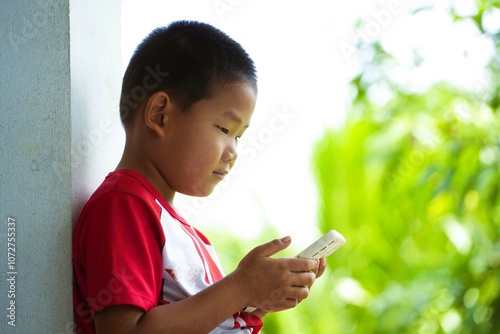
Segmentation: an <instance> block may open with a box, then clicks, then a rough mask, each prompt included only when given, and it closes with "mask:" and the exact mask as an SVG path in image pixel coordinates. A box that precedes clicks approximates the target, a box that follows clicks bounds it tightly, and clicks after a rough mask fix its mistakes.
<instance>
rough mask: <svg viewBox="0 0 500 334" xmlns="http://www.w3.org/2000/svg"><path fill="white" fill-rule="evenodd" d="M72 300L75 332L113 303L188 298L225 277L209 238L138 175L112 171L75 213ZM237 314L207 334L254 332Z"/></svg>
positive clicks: (253, 320) (255, 325)
mask: <svg viewBox="0 0 500 334" xmlns="http://www.w3.org/2000/svg"><path fill="white" fill-rule="evenodd" d="M73 268H74V288H73V290H74V291H73V304H74V305H73V306H74V312H75V323H76V330H77V332H78V333H95V327H94V315H95V312H97V311H99V310H101V309H103V308H105V307H107V306H111V305H134V306H137V307H140V308H142V309H143V310H144V311H146V312H147V311H148V310H150V309H151V308H153V307H155V306H158V305H162V304H167V303H174V302H176V301H179V300H182V299H184V298H187V297H189V296H192V295H194V294H196V293H198V292H200V291H201V290H203V289H205V288H206V287H208V286H210V285H211V284H213V283H214V282H217V281H218V280H220V279H221V278H222V277H223V273H222V269H221V267H220V264H219V261H218V259H217V256H216V254H215V252H214V250H213V247H212V246H211V245H210V242H209V241H208V239H207V238H206V237H205V236H204V235H202V234H201V233H200V232H199V231H198V230H196V229H195V228H194V227H192V226H191V225H189V224H188V223H187V222H186V221H185V220H184V219H183V218H182V217H180V216H179V215H178V214H177V213H176V212H175V210H174V209H173V208H172V207H171V206H170V205H169V204H168V203H167V202H166V201H165V200H164V199H163V198H162V197H161V195H160V194H159V193H158V192H157V191H156V189H155V188H154V187H153V186H152V185H151V184H150V183H149V182H148V181H147V180H146V178H144V177H143V176H142V175H140V174H139V173H137V172H135V171H132V170H118V171H115V172H112V173H110V174H109V175H108V176H107V177H106V179H105V180H104V182H103V183H102V184H101V186H100V187H99V188H98V189H97V190H96V191H95V193H94V194H93V195H92V196H91V198H90V199H89V201H88V202H87V204H86V205H85V207H84V208H83V210H82V213H81V214H80V218H79V220H78V223H77V225H76V228H75V232H74V236H73ZM261 327H262V321H261V320H260V319H259V318H257V317H255V316H252V315H250V314H248V313H244V312H237V313H236V314H234V315H233V316H232V317H231V318H229V319H226V320H225V321H224V322H223V323H222V324H220V325H219V326H218V327H217V328H215V329H214V330H213V331H212V332H211V333H233V332H238V333H259V332H260V329H261Z"/></svg>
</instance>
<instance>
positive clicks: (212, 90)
mask: <svg viewBox="0 0 500 334" xmlns="http://www.w3.org/2000/svg"><path fill="white" fill-rule="evenodd" d="M256 94H257V83H256V75H255V68H254V64H253V62H252V60H251V59H250V58H249V56H248V55H247V53H246V52H245V51H244V50H243V49H242V48H241V46H240V45H239V44H238V43H236V42H235V41H233V40H232V39H230V38H229V37H228V36H227V35H225V34H224V33H222V32H221V31H219V30H217V29H215V28H213V27H212V26H210V25H207V24H203V23H198V22H186V21H179V22H174V23H172V24H170V25H169V26H167V27H164V28H159V29H156V30H154V31H153V32H152V33H151V34H150V35H149V36H148V37H147V38H146V39H145V40H144V41H143V42H142V43H141V44H140V45H139V46H138V48H137V49H136V51H135V53H134V55H133V57H132V59H131V61H130V64H129V66H128V68H127V71H126V73H125V75H124V79H123V86H122V95H121V101H120V115H121V119H122V123H123V125H124V128H125V133H126V143H125V149H124V153H123V156H122V159H121V161H120V163H119V164H118V167H117V169H116V170H115V171H114V172H112V173H110V174H109V175H108V176H107V177H106V179H105V180H104V182H103V183H102V184H101V186H100V187H99V188H98V189H97V190H96V191H95V193H94V194H93V195H92V197H91V198H90V199H89V201H88V202H87V204H86V206H85V207H84V209H83V210H82V213H81V215H80V218H79V221H78V224H77V226H76V228H75V234H74V239H73V264H74V272H75V273H74V274H75V284H74V309H75V320H76V324H77V332H79V333H95V332H98V333H175V334H179V333H208V332H211V333H235V332H237V333H258V332H259V331H260V328H261V327H262V321H261V319H262V317H263V316H264V315H265V314H266V312H269V311H280V310H285V309H288V308H291V307H294V306H295V305H296V304H297V303H298V302H299V301H301V300H303V299H305V298H307V296H308V293H309V288H310V287H311V285H312V284H313V282H314V280H315V278H316V277H319V276H320V275H321V274H322V273H323V271H324V269H325V261H324V260H322V261H317V260H313V259H297V258H292V259H278V258H271V256H272V255H274V254H275V253H277V252H278V251H280V250H283V249H285V248H286V247H287V246H288V245H289V244H290V238H289V237H285V238H283V239H277V240H273V241H271V242H269V243H266V244H263V245H260V246H258V247H256V248H254V249H253V250H252V251H250V252H249V253H248V254H247V255H246V256H245V257H244V258H243V259H242V261H241V262H240V264H239V265H238V267H237V269H236V270H235V271H234V272H232V273H231V274H229V275H227V276H225V277H224V276H223V274H222V271H221V269H220V266H219V265H218V260H217V257H216V255H215V253H214V252H213V249H212V247H211V246H210V243H209V242H208V240H207V239H206V238H205V237H204V236H203V235H202V234H201V233H200V232H199V231H198V230H196V229H195V228H193V227H192V226H191V225H189V224H188V223H187V222H186V221H185V220H184V219H183V218H182V217H181V216H179V214H178V213H177V212H176V211H175V209H174V208H173V206H172V202H173V199H174V195H175V193H176V192H181V193H184V194H187V195H192V196H208V195H209V194H210V193H211V192H212V190H213V189H214V187H215V186H216V185H217V183H218V182H220V181H221V180H222V179H223V178H224V176H225V175H226V174H227V173H228V172H229V170H230V169H231V167H232V166H233V164H234V162H235V160H236V158H237V151H236V144H237V141H238V139H239V137H241V136H242V135H243V133H244V132H245V129H246V128H247V127H248V125H249V122H250V118H251V116H252V113H253V110H254V106H255V99H256ZM248 306H249V307H252V308H256V309H255V310H254V311H253V312H246V311H245V308H246V307H248Z"/></svg>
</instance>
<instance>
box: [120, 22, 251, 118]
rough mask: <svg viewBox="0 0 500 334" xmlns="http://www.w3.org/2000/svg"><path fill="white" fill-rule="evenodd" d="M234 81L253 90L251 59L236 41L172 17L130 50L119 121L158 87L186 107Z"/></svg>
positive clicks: (206, 25) (158, 89) (215, 29)
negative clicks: (247, 85)
mask: <svg viewBox="0 0 500 334" xmlns="http://www.w3.org/2000/svg"><path fill="white" fill-rule="evenodd" d="M237 81H244V82H246V83H248V84H250V85H251V86H252V87H253V89H254V91H255V93H256V94H257V76H256V71H255V66H254V63H253V61H252V59H251V58H250V57H249V55H248V54H247V53H246V51H245V50H244V49H243V48H242V47H241V45H240V44H238V43H237V42H236V41H234V40H233V39H231V38H230V37H229V36H228V35H226V34H225V33H223V32H222V31H220V30H219V29H217V28H215V27H213V26H211V25H209V24H206V23H201V22H196V21H176V22H173V23H171V24H169V25H167V26H165V27H160V28H157V29H155V30H153V31H152V32H151V33H150V34H149V35H148V36H147V37H146V38H145V39H144V40H143V41H142V42H141V43H140V44H139V46H138V47H137V49H136V50H135V52H134V54H133V56H132V58H131V60H130V63H129V65H128V67H127V70H126V71H125V75H124V77H123V83H122V92H121V98H120V117H121V120H122V123H123V124H124V125H126V124H127V123H129V122H130V121H131V120H133V118H134V116H135V111H136V110H137V107H138V106H140V105H141V104H142V102H144V101H147V99H148V98H149V97H151V96H152V95H153V94H155V93H157V92H158V91H165V92H167V93H168V94H169V95H170V97H171V98H172V101H173V102H174V103H175V104H176V106H177V107H178V108H180V110H181V111H183V112H188V111H189V108H190V107H191V106H192V105H193V104H194V103H195V102H197V101H199V100H202V99H204V98H210V97H211V96H213V95H214V94H215V93H216V92H217V91H218V90H219V89H221V88H223V87H224V86H225V85H227V84H231V83H234V82H237Z"/></svg>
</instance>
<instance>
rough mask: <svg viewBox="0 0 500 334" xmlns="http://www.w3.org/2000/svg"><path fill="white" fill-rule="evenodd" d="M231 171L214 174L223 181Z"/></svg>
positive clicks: (215, 172)
mask: <svg viewBox="0 0 500 334" xmlns="http://www.w3.org/2000/svg"><path fill="white" fill-rule="evenodd" d="M228 172H229V171H226V170H224V171H214V172H213V174H214V175H215V177H217V178H219V179H221V180H222V179H223V178H224V176H226V174H227V173H228Z"/></svg>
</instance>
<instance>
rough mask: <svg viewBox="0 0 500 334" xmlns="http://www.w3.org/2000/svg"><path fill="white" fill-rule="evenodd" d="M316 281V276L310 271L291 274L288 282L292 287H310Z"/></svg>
mask: <svg viewBox="0 0 500 334" xmlns="http://www.w3.org/2000/svg"><path fill="white" fill-rule="evenodd" d="M315 280H316V274H315V273H314V272H312V271H308V272H301V273H292V274H291V276H290V280H289V282H290V283H291V286H292V287H296V286H297V287H302V286H307V287H308V286H311V285H312V284H313V283H314V281H315Z"/></svg>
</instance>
